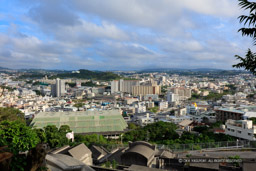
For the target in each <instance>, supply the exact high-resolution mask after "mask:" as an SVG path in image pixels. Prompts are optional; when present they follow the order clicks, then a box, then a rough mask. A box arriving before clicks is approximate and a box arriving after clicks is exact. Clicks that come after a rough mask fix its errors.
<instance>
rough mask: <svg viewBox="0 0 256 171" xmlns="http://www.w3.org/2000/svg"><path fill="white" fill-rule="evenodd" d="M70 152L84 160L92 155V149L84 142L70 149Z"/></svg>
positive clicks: (76, 157) (78, 158)
mask: <svg viewBox="0 0 256 171" xmlns="http://www.w3.org/2000/svg"><path fill="white" fill-rule="evenodd" d="M68 152H69V154H70V155H71V156H72V157H74V158H75V159H77V160H80V161H83V160H85V159H86V158H88V157H89V156H91V155H92V152H91V150H89V149H88V148H87V147H86V146H85V145H84V143H82V144H79V145H77V146H75V147H73V148H72V149H70V150H68Z"/></svg>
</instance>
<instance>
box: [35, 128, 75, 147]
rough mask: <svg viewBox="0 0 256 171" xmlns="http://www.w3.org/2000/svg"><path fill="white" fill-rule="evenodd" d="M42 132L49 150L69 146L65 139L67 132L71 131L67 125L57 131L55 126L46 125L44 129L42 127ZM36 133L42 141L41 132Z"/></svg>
mask: <svg viewBox="0 0 256 171" xmlns="http://www.w3.org/2000/svg"><path fill="white" fill-rule="evenodd" d="M44 132H45V136H46V140H47V143H48V144H49V146H50V147H51V148H54V147H61V146H63V145H68V144H69V141H68V139H67V138H66V134H67V133H68V132H71V130H70V128H69V126H68V125H62V126H61V127H60V128H59V129H58V128H57V127H56V126H55V125H47V126H46V127H44ZM37 133H38V136H39V137H40V138H41V141H42V140H43V138H44V134H43V133H42V132H41V131H38V132H37Z"/></svg>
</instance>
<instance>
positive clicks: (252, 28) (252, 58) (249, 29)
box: [233, 0, 256, 75]
mask: <svg viewBox="0 0 256 171" xmlns="http://www.w3.org/2000/svg"><path fill="white" fill-rule="evenodd" d="M238 1H239V6H240V7H241V8H242V9H244V10H248V11H249V15H241V16H239V17H238V19H239V21H240V23H243V25H244V26H245V27H243V28H240V29H239V30H238V32H241V33H242V36H248V37H251V38H252V39H253V42H254V45H256V3H255V2H250V1H248V0H238ZM235 57H236V58H237V59H238V60H240V61H241V62H240V63H238V64H235V65H233V67H235V68H244V69H245V70H246V71H250V72H251V73H253V74H254V75H256V54H255V53H253V52H252V51H251V50H250V49H248V51H247V54H246V55H245V57H241V56H239V55H235Z"/></svg>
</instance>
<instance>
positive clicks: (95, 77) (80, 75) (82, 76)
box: [19, 69, 121, 81]
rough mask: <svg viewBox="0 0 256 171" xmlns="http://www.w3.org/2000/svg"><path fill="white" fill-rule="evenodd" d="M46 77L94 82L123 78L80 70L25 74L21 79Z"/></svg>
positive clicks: (106, 73)
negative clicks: (76, 71) (74, 71)
mask: <svg viewBox="0 0 256 171" xmlns="http://www.w3.org/2000/svg"><path fill="white" fill-rule="evenodd" d="M45 75H47V76H48V78H49V79H55V78H79V79H93V80H102V81H109V80H115V79H120V78H121V77H120V76H119V75H117V74H114V73H112V72H101V71H89V70H86V69H80V70H79V73H72V72H71V71H62V72H57V71H56V72H48V73H46V72H43V73H41V72H40V71H38V72H32V73H27V72H25V73H23V74H22V75H21V76H20V77H19V79H35V78H43V77H44V76H45Z"/></svg>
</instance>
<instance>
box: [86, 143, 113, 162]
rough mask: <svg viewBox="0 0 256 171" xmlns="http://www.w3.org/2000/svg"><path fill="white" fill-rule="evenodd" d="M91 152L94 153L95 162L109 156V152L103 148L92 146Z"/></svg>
mask: <svg viewBox="0 0 256 171" xmlns="http://www.w3.org/2000/svg"><path fill="white" fill-rule="evenodd" d="M90 150H91V152H92V157H93V159H94V160H98V159H100V158H102V157H103V156H105V155H107V154H109V152H108V151H107V150H106V149H105V148H104V147H102V146H95V145H92V146H91V147H90Z"/></svg>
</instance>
